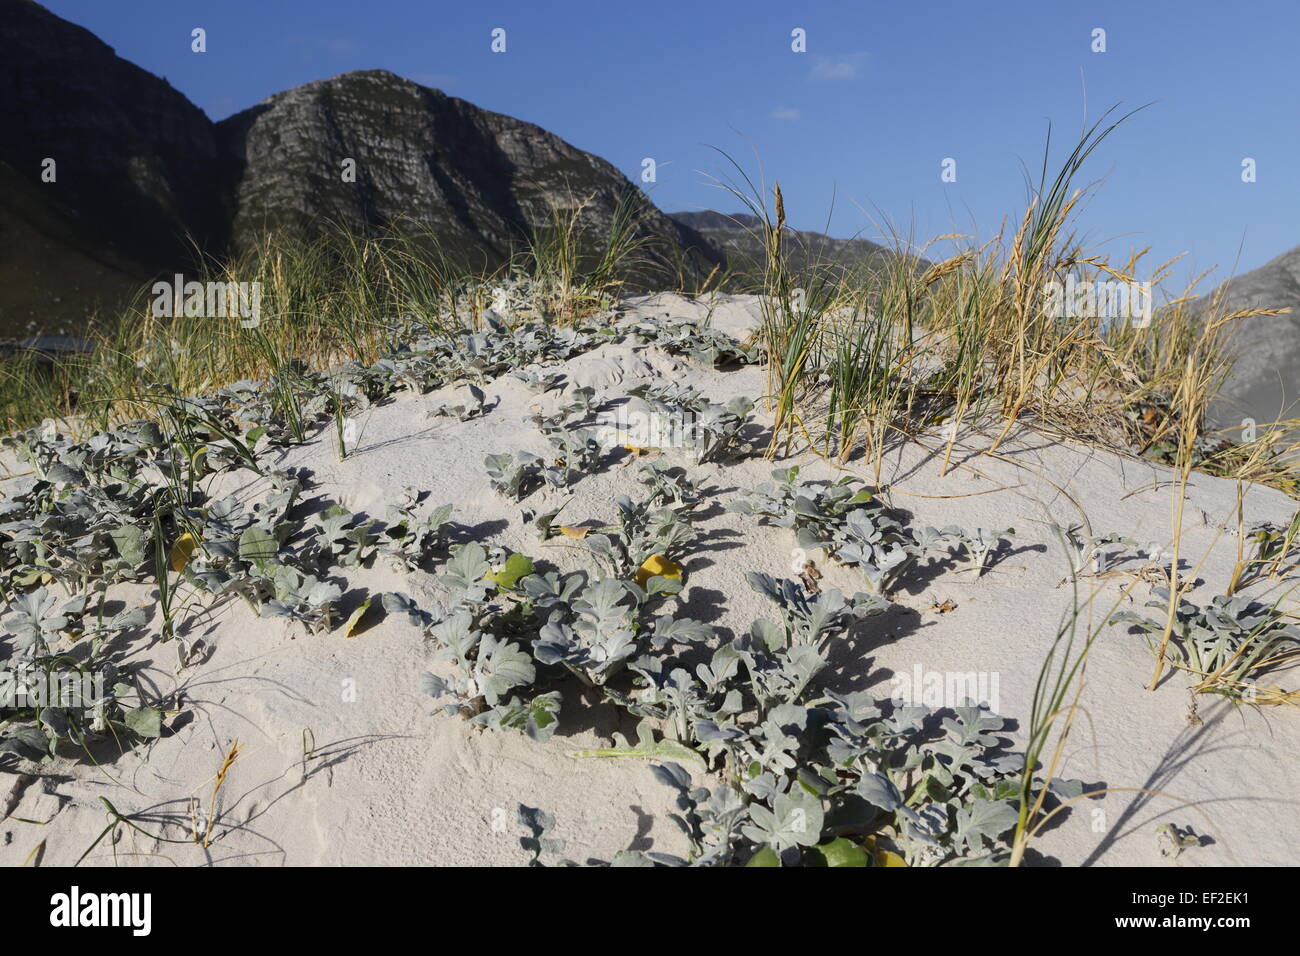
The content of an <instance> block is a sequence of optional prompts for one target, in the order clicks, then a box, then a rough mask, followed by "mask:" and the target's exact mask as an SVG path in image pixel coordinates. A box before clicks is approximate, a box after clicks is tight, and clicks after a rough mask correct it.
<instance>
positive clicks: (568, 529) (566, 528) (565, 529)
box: [560, 524, 591, 538]
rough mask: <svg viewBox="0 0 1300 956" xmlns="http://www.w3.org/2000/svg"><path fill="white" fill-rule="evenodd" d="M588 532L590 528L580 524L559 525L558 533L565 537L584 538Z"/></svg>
mask: <svg viewBox="0 0 1300 956" xmlns="http://www.w3.org/2000/svg"><path fill="white" fill-rule="evenodd" d="M590 533H591V529H590V528H586V527H583V526H582V525H571V524H562V525H560V534H562V535H564V536H565V537H566V538H585V537H586V536H587V535H588V534H590Z"/></svg>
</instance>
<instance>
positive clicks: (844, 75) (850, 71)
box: [808, 53, 867, 81]
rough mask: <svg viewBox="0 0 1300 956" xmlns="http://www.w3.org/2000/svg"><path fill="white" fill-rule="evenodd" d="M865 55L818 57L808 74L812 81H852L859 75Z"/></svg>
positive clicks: (815, 58) (845, 54)
mask: <svg viewBox="0 0 1300 956" xmlns="http://www.w3.org/2000/svg"><path fill="white" fill-rule="evenodd" d="M866 58H867V55H866V54H865V53H844V54H838V55H835V56H816V57H814V58H813V65H812V70H811V72H809V74H808V78H809V79H811V80H822V81H835V80H851V79H853V78H854V77H856V76H857V75H858V70H859V69H861V67H862V62H863V61H864V60H865V59H866Z"/></svg>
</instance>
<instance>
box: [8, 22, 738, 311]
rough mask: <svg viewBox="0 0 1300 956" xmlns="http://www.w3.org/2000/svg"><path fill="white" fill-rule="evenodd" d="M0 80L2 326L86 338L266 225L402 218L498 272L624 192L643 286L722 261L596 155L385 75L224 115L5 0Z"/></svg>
mask: <svg viewBox="0 0 1300 956" xmlns="http://www.w3.org/2000/svg"><path fill="white" fill-rule="evenodd" d="M0 90H3V91H4V96H5V114H4V119H5V133H6V135H5V137H4V138H3V139H0V187H3V189H2V190H0V335H3V334H10V335H13V334H17V333H20V332H22V331H25V330H26V329H27V327H28V326H29V324H30V325H34V326H36V327H37V328H40V329H44V330H51V331H58V330H67V331H72V332H76V331H78V329H79V328H80V327H83V326H84V324H85V321H86V313H87V311H88V310H89V309H90V308H92V307H93V305H95V304H97V303H101V302H102V303H103V304H104V305H106V306H108V307H116V306H120V305H121V304H122V303H123V302H124V301H125V298H126V297H127V296H128V295H129V294H131V293H132V292H133V291H136V290H138V289H139V288H140V287H141V286H142V285H143V284H144V283H145V282H146V281H148V280H149V279H151V278H153V277H156V276H158V275H170V274H171V273H172V272H174V271H177V270H180V271H187V270H189V269H191V268H192V267H193V266H194V264H195V261H196V259H197V258H198V257H199V255H200V254H202V255H206V256H216V257H220V256H223V255H225V254H227V253H229V252H237V251H239V250H242V249H244V248H247V247H248V246H249V245H251V244H252V243H253V242H254V241H255V239H256V236H257V234H258V232H259V231H260V230H262V229H263V228H266V227H287V228H291V229H294V230H296V231H298V232H299V233H300V234H302V235H305V236H312V235H314V234H318V233H320V232H322V231H324V230H326V229H330V228H334V227H336V226H344V227H347V228H350V229H355V230H359V231H365V230H370V229H380V228H383V227H386V226H388V225H390V224H394V223H397V222H399V221H400V222H401V223H402V224H408V225H410V226H412V227H414V228H417V229H420V230H428V231H430V232H432V234H433V235H434V237H435V238H436V239H437V240H438V242H439V244H440V245H441V246H442V248H443V249H444V250H445V251H446V252H447V253H448V254H449V255H450V257H451V258H453V259H456V260H459V261H460V262H462V263H463V264H466V265H471V266H488V267H491V266H495V265H498V264H500V263H501V262H502V261H504V260H505V259H506V258H507V257H508V256H509V255H510V253H511V251H512V250H513V249H516V248H518V246H519V244H520V243H521V242H522V241H523V240H524V239H525V237H526V236H527V235H528V234H529V232H530V231H531V230H533V229H535V228H537V227H540V226H545V225H547V224H548V222H549V218H550V208H551V206H552V205H555V206H557V207H559V208H572V207H573V206H574V205H576V204H582V203H585V205H583V208H582V213H581V222H582V224H583V225H584V226H585V227H589V228H590V230H591V232H592V233H593V234H594V235H598V236H599V235H603V234H606V233H608V229H609V226H610V224H611V222H612V221H613V219H614V217H615V214H616V210H617V209H618V208H619V204H620V203H621V202H626V203H628V204H629V206H628V208H630V209H631V211H632V212H633V213H634V214H636V215H638V216H639V217H640V226H639V229H640V232H639V235H640V236H641V238H644V239H647V240H649V241H650V243H651V246H650V248H653V249H655V250H656V253H657V255H658V260H659V261H658V263H657V265H656V266H655V267H654V268H652V269H649V270H647V271H646V272H645V273H644V274H643V275H642V276H641V278H642V279H643V280H644V283H643V284H647V285H652V284H658V285H661V286H662V285H665V284H674V285H675V284H676V278H677V275H678V273H679V271H680V273H681V274H682V275H683V276H684V277H685V278H687V279H689V278H691V277H692V276H699V277H703V275H705V274H707V273H708V272H709V271H711V270H712V268H713V267H714V266H715V265H717V264H719V263H720V260H721V256H720V254H719V253H718V251H717V250H716V249H714V248H712V247H711V246H710V245H709V243H708V242H706V241H704V240H703V239H701V237H700V236H699V235H698V234H697V233H695V232H694V231H692V230H691V229H690V228H689V227H688V226H684V225H681V224H679V223H677V222H674V221H673V220H672V219H669V218H668V217H667V216H665V215H664V214H663V213H662V212H660V211H659V209H657V208H656V207H655V206H654V204H653V203H651V202H650V200H649V199H647V198H646V197H645V194H644V193H642V192H641V191H640V190H639V189H637V188H636V187H635V186H634V185H633V184H632V183H631V182H629V181H628V179H627V178H626V177H625V176H623V175H622V174H621V173H620V172H619V171H618V170H617V169H615V168H614V166H612V165H611V164H610V163H608V162H606V161H605V160H603V159H601V158H599V157H597V156H594V155H592V154H590V153H587V152H584V151H582V150H580V149H578V148H576V147H574V146H572V145H570V144H569V143H566V142H564V141H563V140H562V139H560V138H559V137H557V136H555V135H553V134H551V133H549V132H547V131H546V130H544V129H542V128H541V127H539V126H536V125H534V124H532V123H527V122H524V121H522V120H517V119H513V118H512V117H509V116H504V115H502V114H500V113H493V112H490V111H488V110H483V109H479V108H478V107H476V106H474V105H473V104H472V103H468V102H466V101H465V100H461V99H457V98H455V97H450V96H447V95H445V94H444V93H441V92H439V91H437V90H433V89H429V88H427V87H423V86H420V85H419V84H416V83H413V82H411V81H409V80H405V79H402V78H401V77H398V76H395V75H393V74H392V73H388V72H386V71H383V70H368V71H363V72H356V73H346V74H343V75H341V76H336V77H334V78H333V79H328V80H321V81H318V82H314V83H308V84H306V85H304V86H300V87H297V88H295V89H292V90H288V91H286V92H283V93H278V94H276V95H274V96H272V97H270V98H269V99H267V100H265V101H263V102H262V103H260V104H258V105H257V106H254V107H252V108H251V109H248V110H244V111H243V112H240V113H237V114H235V115H234V116H231V117H229V118H228V119H225V120H222V121H221V122H219V123H214V122H212V121H211V120H210V119H209V118H208V117H207V116H206V114H204V113H203V112H202V111H201V110H200V109H198V107H196V106H194V105H193V104H192V103H190V102H189V100H187V99H186V98H185V96H184V95H182V94H181V93H179V92H178V91H176V90H175V89H173V88H172V87H171V86H170V85H169V84H168V83H167V82H166V81H165V80H163V79H161V78H159V77H157V76H154V75H153V74H151V73H149V72H147V71H146V70H142V69H140V68H139V67H137V66H135V65H133V64H131V63H128V62H127V61H125V60H123V59H121V58H120V57H118V56H117V55H116V54H115V53H114V52H113V50H112V48H111V47H109V46H108V45H107V44H105V43H103V42H102V41H100V40H99V39H97V38H96V37H95V36H94V35H93V34H92V33H90V32H89V31H87V30H85V29H83V28H81V27H78V26H76V25H74V24H71V23H69V22H67V21H65V20H63V19H61V18H59V17H57V16H55V15H54V14H52V13H50V12H49V11H48V10H46V9H45V8H44V7H42V6H40V5H39V4H37V3H34V2H32V0H0ZM47 158H49V159H53V160H54V161H55V164H56V165H55V167H54V172H55V177H54V181H53V182H44V181H42V172H43V169H44V168H45V167H44V166H43V163H44V161H45V160H46V159H47ZM345 160H353V161H355V176H354V177H353V176H347V177H345V170H344V161H345Z"/></svg>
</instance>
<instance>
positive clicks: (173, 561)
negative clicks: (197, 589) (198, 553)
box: [167, 531, 199, 574]
mask: <svg viewBox="0 0 1300 956" xmlns="http://www.w3.org/2000/svg"><path fill="white" fill-rule="evenodd" d="M198 546H199V542H198V541H197V540H196V539H195V537H194V535H192V534H190V533H189V532H188V531H187V532H185V534H183V535H181V536H180V537H179V538H177V539H176V543H175V544H173V545H172V552H171V555H170V556H168V558H167V563H168V564H170V565H171V568H172V570H173V571H175V572H176V573H177V574H180V573H181V572H182V571H184V570H185V565H187V564H189V563H190V555H192V554H193V553H194V549H195V548H197V547H198Z"/></svg>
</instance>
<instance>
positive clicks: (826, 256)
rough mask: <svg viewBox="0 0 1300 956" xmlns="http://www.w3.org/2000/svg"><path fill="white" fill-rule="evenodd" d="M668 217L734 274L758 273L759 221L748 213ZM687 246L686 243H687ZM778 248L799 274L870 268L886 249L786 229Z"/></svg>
mask: <svg viewBox="0 0 1300 956" xmlns="http://www.w3.org/2000/svg"><path fill="white" fill-rule="evenodd" d="M669 218H670V219H672V220H673V221H674V222H676V223H677V224H678V225H679V226H683V227H686V228H687V229H690V230H692V231H693V232H695V233H696V234H697V235H699V236H700V238H701V240H702V242H703V245H702V246H701V249H709V250H714V251H715V252H716V254H719V255H721V256H722V257H723V258H724V259H725V261H726V264H727V265H728V266H729V267H730V268H731V269H732V270H733V271H735V272H738V273H742V274H755V273H758V272H760V271H761V270H762V266H763V262H764V260H765V258H766V252H765V250H764V247H763V241H762V239H761V236H762V226H763V222H762V220H761V219H759V218H758V217H757V216H752V215H750V214H748V213H730V214H727V213H720V212H714V211H713V210H712V209H708V210H704V211H703V212H674V213H669ZM687 241H688V244H689V240H687ZM782 245H783V247H784V249H785V252H786V256H787V258H788V261H789V263H790V266H791V268H793V269H794V270H796V271H801V270H803V269H805V268H807V267H808V266H810V265H813V264H828V263H833V264H836V265H841V266H847V267H854V266H858V265H862V264H864V263H865V264H866V265H867V266H868V268H870V267H871V266H872V265H873V264H875V263H877V262H878V261H879V260H880V259H881V258H882V257H884V256H886V255H888V252H889V250H887V249H886V248H885V247H884V246H882V245H879V244H877V243H874V242H870V241H869V240H866V239H832V238H831V237H830V236H826V235H823V234H822V233H820V232H807V231H801V230H797V229H786V230H785V232H784V234H783V239H782Z"/></svg>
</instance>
